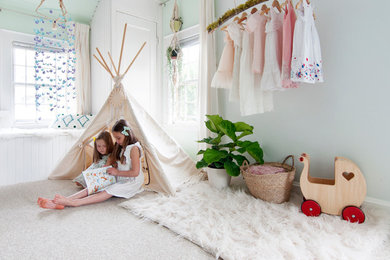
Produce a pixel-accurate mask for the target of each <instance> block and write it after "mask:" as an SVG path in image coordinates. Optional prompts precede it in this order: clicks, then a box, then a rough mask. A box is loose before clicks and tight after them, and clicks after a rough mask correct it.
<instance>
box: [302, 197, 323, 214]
mask: <svg viewBox="0 0 390 260" xmlns="http://www.w3.org/2000/svg"><path fill="white" fill-rule="evenodd" d="M301 210H302V212H303V213H304V214H305V215H306V216H309V217H318V216H319V215H320V214H321V206H320V204H318V203H317V202H315V201H314V200H305V201H304V202H302V204H301Z"/></svg>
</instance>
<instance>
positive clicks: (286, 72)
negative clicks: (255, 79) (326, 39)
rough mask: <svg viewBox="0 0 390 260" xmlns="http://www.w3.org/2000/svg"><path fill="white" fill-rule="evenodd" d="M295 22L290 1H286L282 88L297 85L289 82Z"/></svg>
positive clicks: (295, 86)
mask: <svg viewBox="0 0 390 260" xmlns="http://www.w3.org/2000/svg"><path fill="white" fill-rule="evenodd" d="M296 20H297V18H296V15H295V11H294V7H293V6H292V4H291V0H289V1H288V4H287V6H286V9H285V12H284V19H283V52H282V87H283V88H297V87H298V84H297V83H296V82H293V81H291V78H290V77H291V56H292V48H293V37H294V26H295V21H296Z"/></svg>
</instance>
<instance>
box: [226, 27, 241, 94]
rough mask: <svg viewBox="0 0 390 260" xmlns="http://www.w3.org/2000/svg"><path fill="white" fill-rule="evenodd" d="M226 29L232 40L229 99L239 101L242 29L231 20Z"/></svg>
mask: <svg viewBox="0 0 390 260" xmlns="http://www.w3.org/2000/svg"><path fill="white" fill-rule="evenodd" d="M227 30H228V32H229V34H230V37H231V38H232V40H233V42H234V64H233V79H232V88H231V90H230V95H229V101H233V102H238V101H240V58H241V52H242V29H241V26H240V25H238V24H237V23H236V22H232V23H231V24H229V26H228V27H227Z"/></svg>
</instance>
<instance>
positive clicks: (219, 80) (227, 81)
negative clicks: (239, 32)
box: [211, 32, 234, 89]
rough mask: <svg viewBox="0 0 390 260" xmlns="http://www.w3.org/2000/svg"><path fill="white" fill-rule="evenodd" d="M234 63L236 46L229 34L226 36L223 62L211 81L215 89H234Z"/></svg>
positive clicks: (222, 56)
mask: <svg viewBox="0 0 390 260" xmlns="http://www.w3.org/2000/svg"><path fill="white" fill-rule="evenodd" d="M233 63H234V46H233V41H232V39H231V38H230V35H229V33H228V32H226V35H225V47H224V48H223V51H222V55H221V60H220V61H219V65H218V69H217V71H216V72H215V74H214V77H213V79H212V81H211V86H212V87H214V88H228V89H230V88H231V87H232V80H233Z"/></svg>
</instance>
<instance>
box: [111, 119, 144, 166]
mask: <svg viewBox="0 0 390 260" xmlns="http://www.w3.org/2000/svg"><path fill="white" fill-rule="evenodd" d="M124 127H127V128H128V127H129V125H128V124H127V122H126V120H123V119H121V120H119V121H117V122H116V123H115V125H114V126H113V127H112V132H118V133H121V134H123V131H125V132H127V133H128V135H124V136H125V139H124V140H123V146H120V145H119V144H117V143H115V145H114V151H113V152H112V154H111V158H112V159H113V161H117V160H120V162H121V163H122V164H124V163H125V162H126V157H125V156H124V155H123V154H122V156H120V154H121V151H122V148H126V146H128V145H130V144H135V143H136V142H138V139H137V138H136V137H135V136H134V133H133V131H131V129H129V130H126V129H125V128H124Z"/></svg>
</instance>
